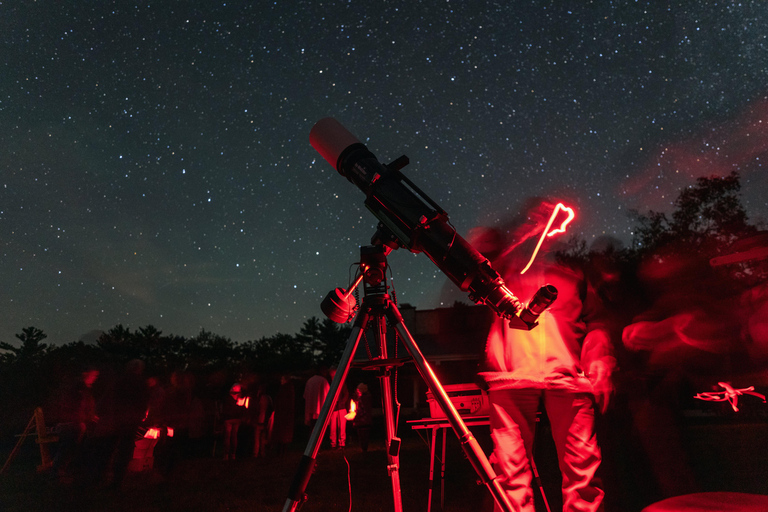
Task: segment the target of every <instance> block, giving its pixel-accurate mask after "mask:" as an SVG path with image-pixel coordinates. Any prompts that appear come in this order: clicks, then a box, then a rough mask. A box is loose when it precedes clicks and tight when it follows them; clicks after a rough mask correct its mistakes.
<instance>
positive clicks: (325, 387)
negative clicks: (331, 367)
mask: <svg viewBox="0 0 768 512" xmlns="http://www.w3.org/2000/svg"><path fill="white" fill-rule="evenodd" d="M324 373H326V372H325V371H324V370H323V369H320V368H319V369H317V370H316V371H315V374H314V375H313V376H312V377H310V378H309V380H307V383H306V384H305V385H304V424H305V425H307V426H308V427H309V430H310V432H312V430H313V429H314V428H315V422H316V421H317V419H318V417H319V416H320V410H321V409H322V408H323V402H325V397H326V396H328V391H330V389H331V385H330V383H329V382H328V379H327V378H326V376H325V375H324Z"/></svg>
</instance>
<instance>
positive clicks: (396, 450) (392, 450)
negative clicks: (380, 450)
mask: <svg viewBox="0 0 768 512" xmlns="http://www.w3.org/2000/svg"><path fill="white" fill-rule="evenodd" d="M389 455H391V456H392V457H397V456H398V455H400V438H399V437H393V438H392V440H391V441H390V442H389Z"/></svg>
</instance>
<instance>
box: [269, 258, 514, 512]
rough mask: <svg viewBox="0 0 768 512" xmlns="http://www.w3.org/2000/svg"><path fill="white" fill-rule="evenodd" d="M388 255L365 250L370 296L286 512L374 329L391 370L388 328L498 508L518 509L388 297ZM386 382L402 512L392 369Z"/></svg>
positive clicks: (393, 472) (301, 490) (391, 455)
mask: <svg viewBox="0 0 768 512" xmlns="http://www.w3.org/2000/svg"><path fill="white" fill-rule="evenodd" d="M386 253H387V248H386V247H384V246H381V245H378V246H366V247H362V248H361V263H360V268H361V270H362V277H363V281H364V290H365V294H364V297H363V300H362V304H361V306H360V310H359V312H358V314H357V317H356V318H355V322H354V324H353V327H352V332H351V333H350V335H349V338H348V340H347V345H346V347H345V349H344V353H343V355H342V356H341V360H340V361H339V364H338V366H337V371H336V375H335V376H334V378H333V381H332V382H331V387H330V390H329V391H328V396H327V397H326V399H325V402H323V406H322V408H321V410H320V416H319V417H318V419H317V422H316V423H315V427H314V429H313V430H312V434H311V435H310V439H309V443H308V444H307V447H306V449H305V450H304V455H303V457H302V459H301V462H300V464H299V469H298V471H297V473H296V475H295V477H294V480H293V483H292V484H291V488H290V490H289V496H288V499H287V500H286V503H285V506H284V507H283V512H288V511H293V510H296V509H297V508H298V506H299V505H301V504H302V503H303V502H304V500H305V499H306V495H305V490H306V487H307V484H308V483H309V479H310V477H311V474H312V471H313V469H314V466H315V458H316V456H317V453H318V451H319V450H320V445H321V442H322V440H323V437H324V435H325V430H326V427H327V426H328V423H329V420H330V412H331V411H332V410H333V409H334V407H335V405H336V402H337V400H338V398H339V394H340V392H339V390H340V388H341V385H342V383H343V382H344V381H345V380H346V377H347V373H348V372H349V368H350V366H351V362H352V358H353V357H354V354H355V352H356V350H357V347H358V345H359V343H360V339H361V338H362V337H363V335H364V334H365V333H366V331H367V330H368V329H371V330H372V331H374V333H375V336H376V340H377V342H378V343H379V346H380V347H381V353H380V356H381V358H382V364H383V365H384V366H386V360H387V351H386V334H387V323H389V324H390V325H391V326H393V327H394V328H395V330H396V332H397V333H398V334H399V335H400V338H401V339H402V340H403V344H404V345H405V348H406V350H407V351H408V353H409V355H410V356H411V358H412V361H413V363H414V365H415V366H416V368H417V370H418V372H419V374H420V375H421V378H422V379H423V380H424V382H425V383H426V385H427V387H428V388H429V390H430V391H431V392H432V395H433V397H434V400H435V402H436V403H437V405H438V406H439V407H440V409H441V410H442V411H443V413H445V416H446V418H447V419H448V422H449V423H450V424H451V427H452V429H453V431H454V432H455V433H456V436H457V437H458V439H459V441H460V443H461V447H462V449H463V450H464V452H465V454H466V456H467V458H468V459H469V461H470V463H471V464H472V466H473V468H474V470H475V472H476V473H477V475H478V477H479V479H480V482H482V483H483V484H484V485H486V487H488V489H489V491H490V492H491V494H492V495H493V498H494V499H495V500H496V503H497V504H498V505H499V506H500V507H501V508H502V510H505V511H508V512H512V511H513V510H514V509H513V507H512V504H511V503H510V501H509V498H507V496H506V494H505V493H504V491H503V489H502V488H501V486H500V485H499V483H498V481H497V480H496V474H495V473H494V471H493V468H492V467H491V465H490V463H489V462H488V459H487V457H486V456H485V453H483V451H482V449H481V448H480V445H479V444H478V442H477V440H476V439H475V438H474V436H473V435H472V433H471V432H470V431H469V429H468V428H467V426H466V424H465V423H464V420H462V418H461V416H460V415H459V413H458V411H456V408H455V407H454V406H453V403H452V402H451V400H450V399H449V398H448V395H447V393H446V392H445V389H443V386H442V385H441V384H440V382H439V381H438V379H437V376H435V374H434V372H433V371H432V368H431V367H430V365H429V363H428V362H427V360H426V359H425V357H424V355H423V354H422V353H421V350H420V349H419V347H418V345H417V344H416V341H415V340H414V339H413V336H412V335H411V333H410V332H409V331H408V329H407V328H406V326H405V324H404V323H403V317H402V315H401V314H400V311H399V310H398V309H397V306H396V305H395V304H394V302H392V300H391V298H390V296H389V294H388V293H387V291H388V287H387V284H386V275H385V273H386V268H387V260H386ZM358 282H359V280H358ZM380 380H381V388H382V401H383V410H384V420H385V422H386V435H387V439H386V445H387V469H388V473H389V476H390V479H391V481H392V494H393V498H394V510H395V512H402V499H401V494H400V462H399V448H400V442H399V439H397V438H396V437H395V435H394V433H395V418H394V414H393V409H392V393H391V388H390V380H389V374H388V370H387V371H385V372H384V375H383V376H382V377H381V378H380Z"/></svg>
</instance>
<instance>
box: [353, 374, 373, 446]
mask: <svg viewBox="0 0 768 512" xmlns="http://www.w3.org/2000/svg"><path fill="white" fill-rule="evenodd" d="M353 400H354V402H355V417H354V419H353V420H352V425H353V426H354V427H355V430H357V438H358V440H359V441H360V449H361V450H362V451H364V452H367V451H368V444H369V442H370V440H371V426H372V425H373V403H372V399H371V394H370V393H369V392H368V386H367V385H366V384H365V383H363V382H361V383H360V384H358V385H357V388H356V389H355V398H354V399H353Z"/></svg>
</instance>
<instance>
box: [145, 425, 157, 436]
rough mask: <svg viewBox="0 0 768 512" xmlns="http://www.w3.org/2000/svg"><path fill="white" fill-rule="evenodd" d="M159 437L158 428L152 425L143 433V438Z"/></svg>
mask: <svg viewBox="0 0 768 512" xmlns="http://www.w3.org/2000/svg"><path fill="white" fill-rule="evenodd" d="M158 437H160V429H158V428H155V427H152V428H150V429H149V430H147V432H146V434H144V438H145V439H157V438H158Z"/></svg>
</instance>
